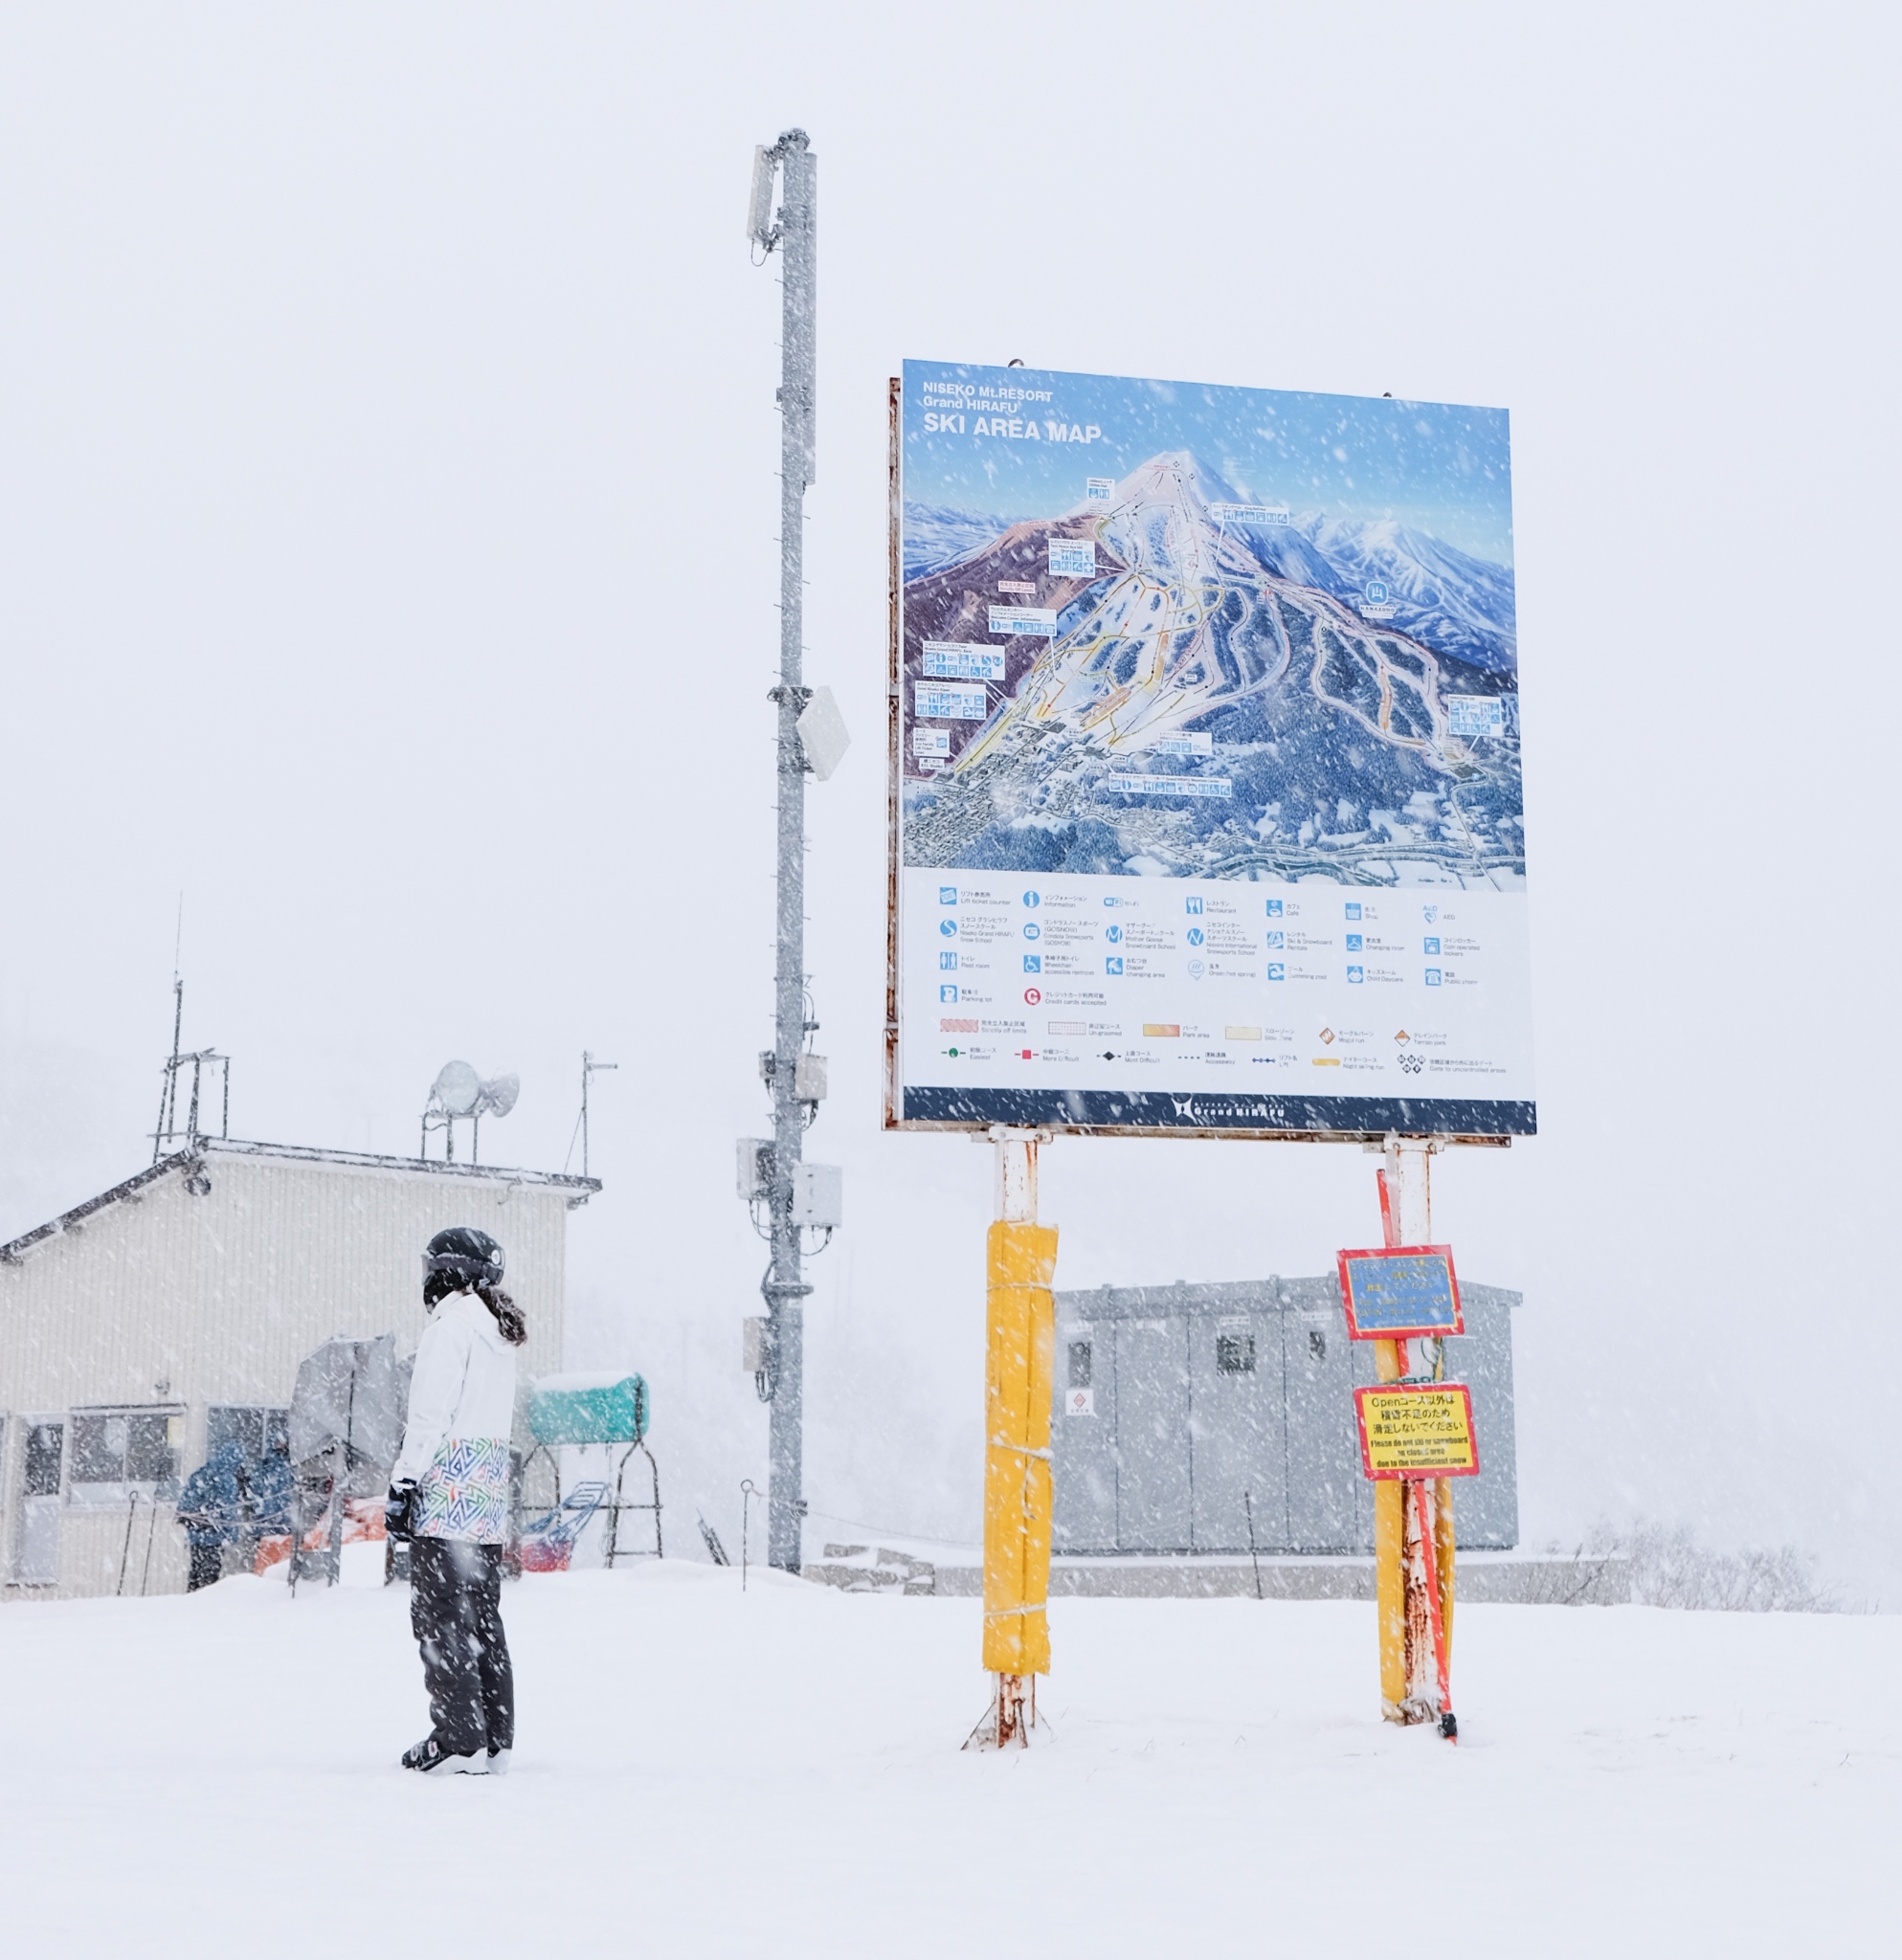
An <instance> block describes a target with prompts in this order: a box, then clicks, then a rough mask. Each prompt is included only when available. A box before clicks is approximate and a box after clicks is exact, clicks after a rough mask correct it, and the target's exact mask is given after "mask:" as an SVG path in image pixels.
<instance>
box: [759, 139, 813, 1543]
mask: <svg viewBox="0 0 1902 1960" xmlns="http://www.w3.org/2000/svg"><path fill="white" fill-rule="evenodd" d="M775 173H776V174H777V176H778V178H779V217H778V222H777V223H776V224H775V223H773V222H772V189H773V178H774V175H775ZM817 217H818V163H817V158H816V157H815V156H814V155H813V153H812V150H811V148H810V147H809V146H808V142H807V137H806V132H805V131H804V130H803V129H789V130H787V131H785V133H784V134H783V135H782V136H781V137H780V139H779V141H778V142H777V143H775V144H774V145H772V148H771V149H768V148H765V147H761V148H758V149H755V150H754V152H753V176H752V196H751V199H750V202H749V205H748V208H747V236H748V238H749V239H750V241H751V243H752V244H754V245H755V246H757V247H759V248H760V249H761V251H762V252H763V253H764V254H765V255H768V256H770V255H771V254H772V253H773V252H774V251H777V252H778V253H779V254H780V264H781V267H782V280H781V290H782V295H783V309H784V312H783V318H784V327H783V332H782V334H781V362H782V366H781V374H780V387H779V412H780V415H781V418H782V419H781V429H780V474H779V685H778V686H777V687H775V688H774V689H773V690H772V701H773V702H774V703H775V705H776V706H777V708H778V723H779V727H778V777H779V902H778V953H777V958H776V960H775V963H774V977H773V1023H774V1025H773V1044H772V1075H771V1078H770V1081H771V1086H772V1177H771V1180H770V1182H769V1183H768V1185H767V1190H766V1192H765V1196H766V1201H767V1209H768V1214H769V1217H770V1220H771V1231H770V1235H769V1236H770V1240H771V1244H772V1262H771V1264H770V1265H769V1266H768V1267H767V1272H766V1278H765V1279H764V1280H763V1281H761V1282H760V1291H761V1293H762V1294H763V1295H764V1296H765V1298H766V1309H767V1310H766V1325H765V1327H764V1329H763V1333H764V1337H765V1338H764V1343H763V1354H762V1359H763V1360H764V1361H765V1362H766V1367H765V1369H764V1370H762V1371H761V1377H762V1380H763V1381H764V1382H765V1383H766V1384H767V1385H768V1387H767V1392H768V1393H769V1394H770V1396H771V1402H770V1409H771V1415H770V1423H769V1440H768V1458H767V1460H768V1476H767V1498H766V1540H767V1554H766V1555H767V1559H768V1561H769V1563H771V1564H772V1565H774V1566H777V1567H778V1568H779V1569H780V1570H782V1571H789V1572H796V1571H797V1570H799V1562H800V1524H801V1520H802V1519H803V1517H804V1515H805V1509H806V1505H805V1500H804V1498H803V1497H802V1495H801V1492H800V1484H801V1481H802V1477H803V1474H804V1466H803V1454H804V1452H803V1446H802V1423H803V1414H804V1412H803V1407H802V1404H803V1400H804V1377H805V1329H804V1318H805V1308H804V1304H803V1303H804V1301H805V1298H806V1296H807V1295H808V1294H809V1293H810V1292H811V1291H812V1290H813V1289H812V1288H811V1286H809V1285H808V1284H807V1283H806V1281H805V1280H804V1279H803V1278H802V1277H801V1275H800V1269H799V1227H798V1225H797V1223H796V1222H795V1219H794V1188H795V1179H796V1176H797V1172H798V1169H799V1158H800V1149H801V1139H802V1137H803V1135H804V1132H805V1127H806V1122H807V1116H806V1109H805V1105H804V1103H802V1102H801V1100H800V1098H799V1093H798V1089H799V1083H798V1067H799V1051H800V1049H801V1047H802V1046H803V1045H804V1042H805V1037H806V1036H807V1034H808V1033H809V1032H811V1030H812V1029H813V1028H815V1027H816V1026H817V1022H814V1021H809V1020H808V1019H807V1018H806V971H805V967H806V957H805V954H806V947H805V910H806V893H805V883H806V866H805V849H806V838H805V817H806V768H807V758H806V752H805V749H804V748H803V746H801V742H800V735H799V717H800V715H801V714H802V713H803V712H804V711H805V709H806V707H807V704H808V702H810V701H811V699H812V694H811V690H810V689H808V688H807V687H806V686H805V685H804V682H803V679H802V667H803V655H804V649H803V644H802V632H803V624H804V622H803V617H802V605H801V602H802V600H803V597H804V590H805V583H804V559H805V526H806V490H807V486H808V485H809V484H811V483H812V481H813V480H814V475H815V472H814V406H815V392H816V386H817V361H816V358H815V354H816V340H815V336H816V332H817V310H818V307H817V263H816V256H815V255H816V250H817Z"/></svg>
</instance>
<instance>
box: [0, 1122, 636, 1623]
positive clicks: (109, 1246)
mask: <svg viewBox="0 0 1902 1960" xmlns="http://www.w3.org/2000/svg"><path fill="white" fill-rule="evenodd" d="M599 1189H600V1185H599V1183H598V1182H597V1181H595V1180H593V1179H591V1178H585V1177H567V1176H559V1175H555V1174H552V1173H549V1172H546V1171H537V1170H507V1169H492V1168H490V1167H489V1166H487V1165H474V1164H457V1163H440V1162H436V1161H433V1160H423V1159H417V1158H405V1157H370V1156H360V1155H357V1154H354V1153H352V1152H349V1151H345V1150H312V1149H300V1148H297V1147H291V1146H282V1145H276V1144H246V1143H236V1142H228V1141H224V1140H221V1139H217V1138H199V1139H197V1140H196V1141H195V1142H194V1143H193V1144H192V1146H191V1147H190V1148H188V1149H184V1150H180V1151H178V1152H177V1153H176V1154H174V1155H171V1156H168V1157H165V1158H163V1159H162V1160H161V1161H160V1162H158V1163H156V1164H153V1165H152V1166H151V1167H150V1168H149V1169H145V1170H142V1171H141V1172H140V1173H139V1174H138V1175H137V1176H136V1177H129V1178H127V1179H126V1180H125V1182H124V1183H123V1184H120V1185H116V1186H114V1188H113V1189H112V1190H111V1191H108V1192H103V1193H102V1194H101V1195H100V1196H99V1197H96V1198H93V1199H91V1200H90V1201H89V1202H88V1203H86V1204H83V1205H78V1206H76V1207H75V1208H74V1209H73V1210H72V1211H70V1212H67V1213H65V1214H63V1215H62V1216H60V1217H58V1218H56V1219H54V1220H53V1221H52V1223H51V1224H48V1225H42V1226H41V1227H39V1229H38V1230H37V1231H34V1232H29V1233H27V1234H25V1235H24V1236H21V1237H19V1238H16V1239H14V1240H12V1241H11V1243H10V1244H7V1245H0V1598H5V1599H19V1598H23V1597H25V1598H74V1597H85V1596H91V1595H98V1594H110V1593H121V1592H123V1593H176V1592H182V1591H183V1590H184V1586H185V1572H186V1550H185V1535H184V1532H183V1530H182V1529H181V1527H180V1526H179V1525H178V1523H177V1521H176V1518H175V1515H174V1513H173V1509H172V1505H171V1503H170V1498H171V1496H172V1494H173V1493H175V1491H176V1489H177V1484H178V1481H179V1480H181V1479H182V1478H183V1477H185V1476H186V1475H188V1474H189V1473H190V1471H191V1470H193V1469H194V1468H196V1466H197V1465H198V1464H200V1463H202V1462H203V1461H204V1460H205V1458H206V1455H207V1454H208V1450H209V1447H210V1444H211V1443H212V1442H214V1441H216V1440H220V1439H222V1438H224V1437H235V1438H236V1439H237V1440H239V1441H240V1442H245V1443H247V1447H248V1452H249V1454H251V1455H253V1456H255V1455H256V1454H257V1450H258V1449H259V1448H261V1447H262V1444H263V1439H264V1437H265V1436H266V1435H267V1434H268V1433H269V1432H270V1431H271V1430H272V1429H273V1428H274V1427H275V1426H276V1425H278V1424H281V1423H282V1421H283V1419H284V1412H285V1411H286V1409H287V1408H288V1405H289V1402H290V1395H291V1384H292V1380H293V1378H294V1376H295V1375H296V1372H297V1365H298V1363H299V1362H300V1361H301V1360H302V1358H303V1357H304V1356H305V1355H306V1354H308V1353H310V1352H311V1351H312V1350H313V1349H314V1348H317V1347H318V1346H320V1345H321V1344H322V1343H323V1342H324V1341H325V1340H328V1339H329V1338H331V1337H332V1336H333V1335H339V1334H343V1335H351V1336H363V1335H374V1334H384V1333H393V1334H394V1335H395V1336H396V1338H397V1346H398V1349H399V1351H400V1352H402V1353H406V1354H407V1353H409V1352H411V1351H413V1350H414V1347H415V1345H416V1342H417V1340H418V1339H419V1338H420V1336H421V1334H422V1329H423V1310H422V1267H421V1261H420V1254H421V1252H422V1250H423V1247H424V1246H425V1245H426V1244H427V1243H428V1241H429V1239H430V1237H431V1236H433V1235H434V1234H436V1233H437V1232H440V1231H442V1230H443V1229H444V1228H445V1227H446V1226H450V1225H474V1226H477V1227H479V1228H480V1229H481V1231H484V1232H486V1233H488V1234H490V1235H491V1236H493V1237H494V1238H496V1239H498V1240H499V1241H500V1242H501V1244H502V1246H503V1251H504V1253H505V1254H506V1256H507V1279H506V1282H505V1283H506V1285H507V1287H508V1290H509V1292H510V1293H511V1295H512V1296H513V1297H514V1299H515V1300H516V1302H517V1303H518V1304H519V1305H520V1306H521V1307H522V1309H523V1311H524V1312H525V1314H526V1316H527V1322H528V1343H527V1347H526V1350H525V1352H524V1355H523V1366H524V1372H525V1374H526V1375H534V1374H541V1373H547V1372H550V1371H552V1370H556V1369H558V1368H559V1367H560V1366H561V1354H562V1287H563V1274H564V1265H565V1257H566V1249H567V1234H568V1214H569V1213H570V1212H571V1210H573V1209H574V1208H575V1207H576V1206H577V1205H581V1204H585V1203H586V1202H587V1200H588V1198H589V1196H590V1195H591V1194H592V1193H593V1192H596V1191H598V1190H599Z"/></svg>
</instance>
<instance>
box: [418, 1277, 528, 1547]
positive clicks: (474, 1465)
mask: <svg viewBox="0 0 1902 1960" xmlns="http://www.w3.org/2000/svg"><path fill="white" fill-rule="evenodd" d="M514 1425H515V1349H514V1348H511V1347H510V1346H509V1345H508V1343H507V1342H506V1341H504V1340H503V1338H502V1330H501V1329H500V1328H499V1327H498V1326H497V1325H496V1324H495V1316H494V1315H493V1314H492V1313H490V1311H489V1310H488V1308H487V1307H486V1306H484V1305H483V1304H482V1303H481V1300H479V1299H478V1298H477V1297H476V1295H475V1294H473V1293H452V1294H450V1295H449V1297H448V1298H447V1299H446V1300H444V1301H442V1302H440V1303H438V1305H437V1306H436V1310H435V1312H434V1313H432V1314H431V1315H430V1322H429V1325H428V1326H427V1327H425V1328H424V1329H423V1338H422V1340H421V1342H420V1343H419V1344H418V1346H417V1348H416V1364H415V1370H414V1373H413V1374H412V1375H411V1378H410V1413H409V1419H408V1421H407V1422H406V1423H405V1425H404V1429H403V1448H402V1452H401V1454H400V1455H399V1456H398V1457H397V1459H396V1466H395V1468H394V1469H393V1470H392V1472H391V1481H392V1483H403V1482H407V1481H410V1480H412V1479H414V1481H415V1485H416V1512H417V1517H416V1526H415V1529H416V1534H417V1536H418V1537H422V1538H461V1539H467V1540H470V1541H473V1542H474V1543H476V1544H479V1545H501V1544H503V1543H504V1542H505V1541H506V1539H507V1537H508V1495H509V1491H508V1483H509V1479H508V1446H509V1436H510V1432H511V1431H512V1430H513V1428H514Z"/></svg>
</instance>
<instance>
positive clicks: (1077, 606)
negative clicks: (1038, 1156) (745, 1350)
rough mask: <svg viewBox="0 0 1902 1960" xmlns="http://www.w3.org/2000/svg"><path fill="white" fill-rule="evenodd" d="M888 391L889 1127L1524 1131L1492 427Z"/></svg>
mask: <svg viewBox="0 0 1902 1960" xmlns="http://www.w3.org/2000/svg"><path fill="white" fill-rule="evenodd" d="M902 388H903V393H902V400H901V403H900V411H899V428H898V469H899V484H898V498H897V502H898V523H899V541H898V550H899V568H900V576H901V578H902V581H903V593H902V605H901V609H900V639H901V644H900V645H899V646H898V647H897V648H896V649H895V655H894V657H895V660H896V662H897V670H898V671H897V673H896V674H895V677H894V679H895V680H896V683H897V685H898V688H899V691H900V697H901V712H900V714H899V716H898V741H899V745H900V753H899V755H898V757H897V759H896V774H897V782H898V810H897V822H898V826H899V835H898V894H897V902H898V908H899V912H898V924H897V930H896V932H895V934H894V947H895V951H894V960H895V964H896V972H895V975H894V978H895V983H896V989H897V993H898V1005H899V1036H898V1052H897V1060H896V1065H895V1068H894V1071H893V1083H892V1091H891V1101H892V1103H893V1107H892V1108H891V1111H890V1118H891V1120H892V1121H894V1122H897V1123H903V1124H925V1125H959V1126H974V1125H991V1124H998V1123H1005V1124H1022V1125H1056V1126H1059V1127H1063V1128H1072V1129H1074V1128H1079V1127H1086V1128H1103V1129H1111V1130H1155V1131H1167V1130H1171V1129H1175V1130H1183V1129H1191V1130H1231V1131H1240V1132H1281V1133H1290V1132H1292V1133H1308V1134H1313V1133H1316V1132H1331V1133H1334V1134H1343V1133H1345V1134H1358V1135H1377V1134H1382V1133H1385V1132H1387V1131H1390V1130H1399V1131H1402V1132H1413V1133H1420V1132H1435V1133H1443V1134H1452V1135H1465V1136H1474V1137H1504V1136H1512V1135H1526V1134H1530V1133H1532V1131H1533V1129H1534V1127H1535V1123H1534V1113H1533V1071H1532V1039H1531V1002H1530V994H1529V984H1528V960H1527V930H1526V844H1525V825H1524V809H1523V802H1522V796H1521V784H1520V758H1519V696H1518V646H1517V636H1516V631H1515V624H1514V616H1513V591H1512V512H1511V477H1510V448H1509V440H1508V429H1507V416H1506V413H1505V412H1504V411H1503V410H1498V409H1477V408H1458V407H1450V406H1447V405H1445V404H1442V403H1434V402H1402V401H1393V400H1388V399H1384V398H1383V399H1379V400H1367V399H1362V398H1360V397H1357V396H1348V395H1315V394H1289V393H1281V392H1278V391H1274V390H1262V389H1242V388H1213V387H1195V386H1190V385H1186V384H1178V383H1162V382H1153V381H1132V380H1123V379H1111V378H1107V377H1101V376H1093V375H1078V374H1058V373H1046V372H1040V371H1038V370H1035V369H1027V368H1022V367H953V366H946V365H941V364H938V363H932V362H907V363H906V369H905V376H904V381H903V384H902Z"/></svg>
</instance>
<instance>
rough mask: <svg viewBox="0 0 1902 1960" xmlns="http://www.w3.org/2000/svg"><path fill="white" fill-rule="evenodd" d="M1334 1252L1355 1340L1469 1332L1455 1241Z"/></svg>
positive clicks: (1391, 1339) (1343, 1302)
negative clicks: (1462, 1308)
mask: <svg viewBox="0 0 1902 1960" xmlns="http://www.w3.org/2000/svg"><path fill="white" fill-rule="evenodd" d="M1334 1257H1335V1264H1336V1265H1337V1266H1338V1268H1339V1271H1340V1279H1341V1305H1342V1307H1343V1308H1344V1309H1345V1310H1346V1313H1347V1331H1348V1338H1349V1339H1350V1340H1354V1341H1412V1340H1417V1339H1420V1338H1421V1337H1422V1336H1425V1335H1430V1334H1464V1333H1465V1332H1466V1320H1465V1318H1464V1316H1463V1315H1462V1313H1461V1311H1460V1282H1459V1280H1458V1278H1457V1276H1456V1275H1455V1274H1454V1271H1453V1248H1452V1247H1451V1246H1450V1245H1387V1246H1377V1247H1374V1248H1372V1249H1370V1250H1368V1251H1365V1252H1342V1253H1337V1254H1336V1255H1335V1256H1334Z"/></svg>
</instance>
